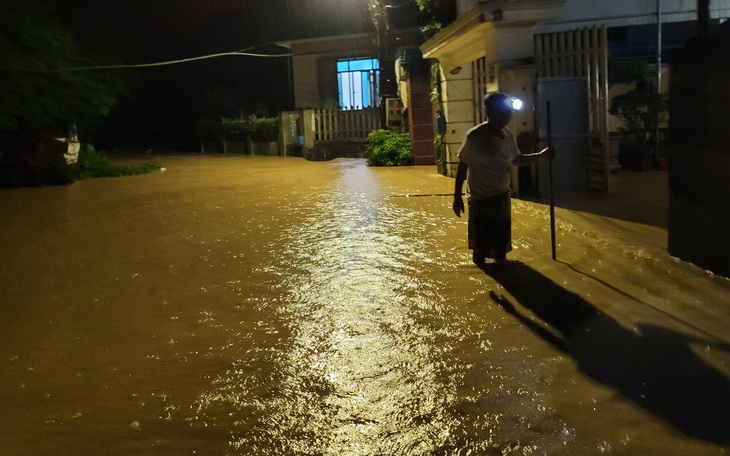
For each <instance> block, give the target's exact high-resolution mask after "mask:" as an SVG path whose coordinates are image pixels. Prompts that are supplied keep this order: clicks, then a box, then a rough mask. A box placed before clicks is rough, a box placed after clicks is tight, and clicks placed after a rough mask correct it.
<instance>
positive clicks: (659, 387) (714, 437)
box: [0, 156, 730, 456]
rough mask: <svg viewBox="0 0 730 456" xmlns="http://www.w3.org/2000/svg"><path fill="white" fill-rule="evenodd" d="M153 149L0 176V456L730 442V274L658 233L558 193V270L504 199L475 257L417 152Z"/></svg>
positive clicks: (535, 217)
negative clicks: (29, 175) (154, 165)
mask: <svg viewBox="0 0 730 456" xmlns="http://www.w3.org/2000/svg"><path fill="white" fill-rule="evenodd" d="M161 164H162V166H164V167H165V168H166V172H157V173H153V174H149V175H144V176H135V177H126V178H109V179H93V180H86V181H80V182H77V183H75V184H73V185H71V186H67V187H45V188H26V189H13V190H4V191H0V214H2V221H3V222H2V223H1V224H0V249H1V251H2V259H3V260H2V262H0V316H1V319H0V368H1V370H0V372H1V374H0V454H2V455H3V456H20V455H23V456H25V455H73V456H85V455H94V456H96V455H120V456H121V455H155V456H158V455H170V456H178V455H193V454H195V455H363V456H365V455H368V456H369V455H398V456H401V455H501V456H507V455H594V454H595V455H601V454H612V455H700V456H704V455H721V454H726V453H727V452H728V451H730V331H729V330H728V328H730V304H729V303H730V281H728V280H727V279H725V278H721V277H717V276H714V275H712V274H710V273H708V272H706V271H703V270H701V269H699V268H696V267H694V266H693V265H691V264H687V263H684V262H681V261H679V260H677V259H674V258H672V257H670V256H669V255H668V254H667V253H666V236H667V235H666V230H665V229H664V228H662V227H661V226H653V225H650V224H645V223H636V222H632V221H626V220H619V219H618V218H613V217H606V216H602V215H597V214H594V213H589V212H584V211H579V210H568V209H565V208H558V209H557V218H558V226H557V228H558V261H552V259H551V250H550V226H549V213H548V210H547V207H546V206H545V205H542V204H538V203H531V202H526V201H521V200H514V201H513V223H514V227H513V243H514V247H515V250H514V251H513V252H512V253H511V258H512V259H513V260H514V261H513V262H511V263H509V264H507V265H505V266H504V267H502V268H496V267H492V266H488V267H486V268H485V270H481V269H479V268H477V267H476V266H474V265H473V264H472V263H471V255H470V251H469V250H467V247H466V219H465V218H463V219H458V218H456V217H455V216H454V215H453V213H452V212H451V201H452V199H451V197H450V196H448V195H451V194H452V193H453V185H454V181H453V180H452V179H450V178H446V177H443V176H440V175H438V174H436V173H435V170H434V169H433V168H432V167H409V168H368V167H366V166H365V163H364V161H363V160H357V159H338V160H335V161H332V162H319V163H315V162H307V161H304V160H302V159H299V158H285V157H253V156H164V157H163V158H161ZM445 195H447V196H445ZM595 203H596V205H598V204H599V202H598V201H596V202H595ZM590 205H591V204H590V203H589V204H588V206H590Z"/></svg>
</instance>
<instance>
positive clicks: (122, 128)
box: [53, 0, 371, 149]
mask: <svg viewBox="0 0 730 456" xmlns="http://www.w3.org/2000/svg"><path fill="white" fill-rule="evenodd" d="M53 3H54V5H55V6H56V8H57V11H58V14H59V19H60V20H61V22H62V23H63V24H64V25H65V26H67V27H69V28H71V29H72V30H73V32H74V35H75V36H76V37H77V39H78V41H79V42H80V43H81V44H82V46H84V47H86V48H88V49H89V50H90V52H94V53H96V54H97V55H98V54H100V53H101V55H102V56H112V55H113V56H114V58H113V63H124V64H140V63H150V62H160V61H169V60H176V59H183V58H191V57H197V56H202V55H207V54H214V53H222V52H231V51H236V50H242V49H249V48H251V49H249V52H256V53H266V54H273V53H285V52H286V50H284V49H281V48H278V47H275V46H271V45H268V46H267V45H266V44H267V43H272V42H274V41H277V40H287V39H297V38H307V37H314V36H326V35H338V34H347V33H357V32H362V31H366V30H369V29H370V27H371V20H370V16H369V13H368V9H367V3H368V0H154V1H150V0H105V1H103V2H102V1H98V0H55V1H54V2H53ZM252 47H253V48H252ZM100 51H101V52H100ZM287 64H288V60H287V59H286V58H255V57H222V58H216V59H210V60H203V61H197V62H192V63H185V64H178V65H172V66H166V67H159V68H151V69H142V70H134V78H135V80H136V83H135V85H134V88H133V89H132V91H131V92H130V93H129V94H128V95H127V96H126V97H124V98H123V99H122V100H121V103H120V105H119V106H118V107H117V109H115V110H114V112H113V113H112V115H111V117H110V121H109V122H108V123H109V125H108V126H107V128H106V130H105V131H104V132H103V134H102V137H101V138H99V140H100V141H102V142H103V141H108V142H109V143H110V145H111V143H113V144H114V145H122V146H142V147H155V148H182V149H189V148H192V147H195V144H196V143H197V141H196V138H195V135H194V131H193V130H194V125H195V122H196V121H197V119H198V118H199V117H200V115H201V113H202V112H203V111H204V110H205V104H206V95H205V93H206V92H209V91H210V90H221V91H227V92H228V93H232V94H233V95H234V97H235V103H236V104H238V105H240V106H242V107H244V108H245V109H246V110H247V111H249V112H255V113H257V114H259V115H274V114H276V112H278V111H280V110H283V109H287V108H288V107H289V103H290V96H289V93H288V83H287ZM109 71H115V70H109ZM120 71H122V70H120ZM123 71H126V70H123ZM124 143H127V144H124Z"/></svg>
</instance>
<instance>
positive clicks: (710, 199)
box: [668, 24, 730, 277]
mask: <svg viewBox="0 0 730 456" xmlns="http://www.w3.org/2000/svg"><path fill="white" fill-rule="evenodd" d="M728 61H730V24H726V25H725V26H724V30H723V34H722V36H721V37H715V38H704V39H695V40H693V41H691V42H690V43H689V44H688V45H687V47H685V49H683V50H682V51H680V52H678V53H677V55H675V56H674V57H673V59H672V80H671V86H670V94H671V97H670V102H669V103H670V104H669V109H670V121H669V139H670V147H669V190H670V193H669V221H668V230H669V253H670V254H672V255H675V256H677V257H679V258H681V259H683V260H685V261H689V262H692V263H694V264H696V265H698V266H700V267H702V268H705V269H710V270H712V271H714V272H715V273H718V274H721V275H724V276H728V277H730V238H728V233H729V232H730V230H728V227H730V146H729V144H730V128H728V120H727V107H728V106H730V84H728V81H730V67H729V66H728V65H727V62H728ZM698 68H701V69H702V71H697V69H698Z"/></svg>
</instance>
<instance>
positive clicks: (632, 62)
mask: <svg viewBox="0 0 730 456" xmlns="http://www.w3.org/2000/svg"><path fill="white" fill-rule="evenodd" d="M655 73H656V72H655V71H654V69H653V68H651V67H650V66H649V64H648V63H647V62H646V61H645V60H643V59H623V60H622V59H613V60H611V65H610V66H609V83H610V84H611V85H613V84H630V85H632V86H633V87H632V88H631V90H629V91H628V92H626V93H624V94H622V95H617V96H616V97H614V98H613V100H612V101H611V108H610V109H609V113H610V114H611V115H614V116H616V117H618V118H619V119H621V121H622V123H623V126H621V127H620V128H619V132H620V133H621V135H622V149H625V150H624V151H622V154H623V155H627V154H629V153H630V154H633V155H634V156H635V157H634V160H635V161H638V160H640V159H641V158H643V157H645V156H647V155H648V154H649V151H650V149H652V148H653V147H654V146H655V145H656V143H657V134H658V133H659V127H660V126H661V125H662V124H664V123H665V122H666V121H667V120H668V117H669V97H668V95H667V94H666V93H657V92H656V89H655V88H654V87H652V85H651V84H650V83H649V81H650V79H651V77H652V76H654V74H655ZM630 150H631V151H632V152H629V151H630ZM654 152H655V153H656V151H654Z"/></svg>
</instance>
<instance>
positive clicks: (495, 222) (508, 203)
mask: <svg viewBox="0 0 730 456" xmlns="http://www.w3.org/2000/svg"><path fill="white" fill-rule="evenodd" d="M469 248H470V249H472V250H473V251H474V258H480V259H483V258H494V259H503V258H504V257H505V255H507V252H509V251H511V250H512V200H511V198H510V193H509V192H504V193H500V194H497V195H494V196H490V197H489V198H484V199H480V200H475V201H469Z"/></svg>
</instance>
